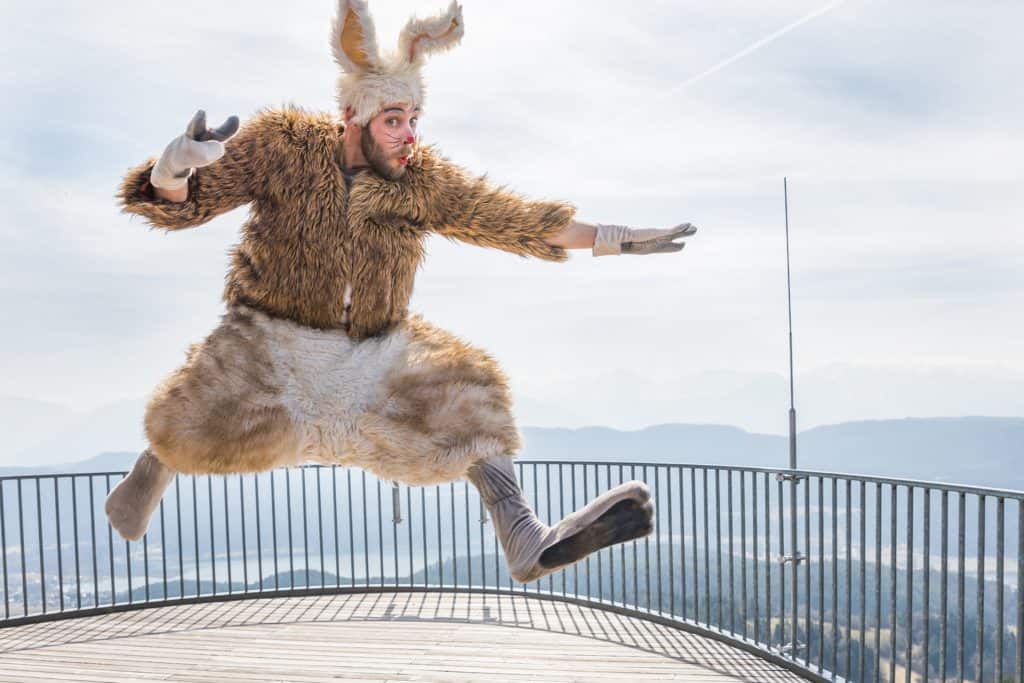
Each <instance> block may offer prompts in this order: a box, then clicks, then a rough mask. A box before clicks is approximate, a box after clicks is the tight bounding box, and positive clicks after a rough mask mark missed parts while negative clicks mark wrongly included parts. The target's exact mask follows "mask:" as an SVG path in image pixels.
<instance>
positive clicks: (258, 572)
mask: <svg viewBox="0 0 1024 683" xmlns="http://www.w3.org/2000/svg"><path fill="white" fill-rule="evenodd" d="M517 469H518V474H519V478H520V481H521V483H522V485H523V489H524V491H525V492H526V495H527V497H528V498H529V499H530V500H531V502H532V503H533V504H534V506H535V509H536V510H537V513H538V515H539V516H540V517H541V518H542V519H545V520H549V521H555V520H557V519H559V518H561V517H562V516H563V515H565V514H567V513H569V512H571V511H572V510H574V509H576V508H578V507H581V506H582V505H583V504H584V503H585V502H586V501H587V500H589V499H591V498H593V497H594V496H595V495H597V494H598V493H599V492H600V491H603V490H605V489H606V488H608V487H610V486H614V485H615V484H618V483H620V482H622V481H627V480H629V479H641V480H644V481H646V482H647V483H648V484H649V485H650V486H651V488H652V490H653V492H654V500H655V504H656V528H655V533H654V534H652V535H651V536H650V537H648V538H645V539H642V540H639V541H634V542H630V543H627V544H623V545H619V546H615V547H612V548H607V549H605V550H603V551H601V552H599V553H596V554H594V555H592V556H590V557H589V558H587V559H586V560H584V561H583V562H581V563H579V564H577V565H575V566H572V567H570V568H568V569H566V570H563V571H561V572H558V573H556V574H553V575H551V576H548V577H545V578H543V579H540V580H538V581H536V582H534V583H532V584H529V585H526V586H522V585H519V584H516V583H513V582H512V581H511V580H510V579H509V577H508V574H507V572H506V571H505V563H504V558H503V557H502V555H501V553H500V551H499V547H498V543H497V541H496V539H495V537H494V534H493V530H492V529H491V526H490V524H488V523H487V519H486V510H485V509H484V508H483V507H482V505H481V503H480V499H479V497H478V496H477V494H476V491H475V490H474V489H473V487H471V486H469V485H468V484H466V483H465V482H457V483H451V484H445V485H441V486H432V487H425V488H420V487H406V486H393V485H392V484H390V483H386V482H382V481H379V480H377V479H375V478H374V477H372V476H371V475H368V474H366V473H364V472H362V471H359V470H355V471H353V470H347V469H341V468H336V467H304V468H299V469H292V470H278V471H273V472H267V473H262V474H259V475H243V476H227V477H205V476H203V477H189V476H179V477H177V479H176V480H175V481H174V483H173V485H172V486H171V487H170V489H169V490H168V492H167V494H166V495H165V497H164V500H163V501H162V503H161V505H160V508H159V510H158V511H157V513H156V514H155V515H154V517H153V521H152V523H151V525H150V528H149V531H148V533H147V534H146V536H145V537H144V538H143V539H142V540H140V541H138V542H132V543H129V542H125V541H123V540H120V538H119V537H117V535H116V534H115V533H114V532H113V531H112V530H111V528H110V527H109V526H108V524H107V522H106V518H105V515H104V514H103V509H102V507H103V501H104V499H105V497H106V494H107V492H108V491H109V490H110V488H111V486H112V485H113V484H115V483H116V482H117V481H118V479H119V478H120V477H121V476H123V473H121V472H118V473H98V474H61V475H40V476H19V477H5V478H0V517H2V518H0V545H2V547H3V549H4V552H3V558H2V566H0V571H2V576H0V579H2V582H0V590H2V595H3V606H2V613H0V626H2V625H15V624H21V623H26V622H30V621H38V620H44V619H52V618H61V617H66V616H72V615H84V614H90V613H95V612H104V611H109V610H111V609H132V608H135V607H137V606H146V605H163V604H174V603H178V602H190V601H197V600H208V599H233V598H235V597H245V596H250V595H256V596H258V595H277V594H292V593H306V592H331V591H346V590H349V591H351V590H363V591H365V590H382V589H386V590H396V589H397V590H413V589H426V590H460V591H461V590H481V591H497V592H502V593H513V594H528V595H536V596H541V597H548V598H553V599H563V600H572V601H577V602H582V603H585V604H588V605H596V606H601V607H604V608H606V609H613V610H616V611H622V612H626V613H629V614H634V615H638V616H643V617H645V618H649V619H655V620H657V621H660V622H662V623H669V624H672V625H675V626H678V627H680V628H685V629H687V630H691V631H696V632H699V633H703V634H706V635H710V636H712V637H715V638H718V639H721V640H725V641H727V642H729V643H731V644H733V645H735V646H738V647H742V648H744V649H747V650H749V651H751V652H755V653H756V654H759V655H760V656H763V657H766V658H768V659H771V660H773V661H776V662H779V663H782V664H784V665H786V666H788V667H789V668H791V669H793V670H795V671H798V672H800V673H801V674H804V675H805V676H807V677H809V678H812V679H814V680H851V681H890V682H895V681H905V682H906V683H911V682H912V681H923V680H942V681H946V680H957V681H997V682H1002V681H1004V680H1012V681H1018V682H1021V681H1024V674H1022V672H1024V641H1022V639H1021V638H1019V637H1018V636H1019V634H1021V633H1022V632H1024V600H1022V594H1021V591H1020V589H1019V577H1020V576H1021V575H1022V574H1024V556H1022V554H1021V546H1022V545H1024V493H1022V492H1017V491H1004V490H995V489H983V488H976V487H964V486H953V485H946V484H938V483H934V482H923V481H910V480H899V479H888V478H881V477H864V476H852V475H845V474H836V473H824V472H811V471H794V470H772V469H765V468H739V467H717V466H710V465H684V464H650V463H649V464H643V463H595V462H588V463H580V462H572V463H570V462H521V463H518V464H517Z"/></svg>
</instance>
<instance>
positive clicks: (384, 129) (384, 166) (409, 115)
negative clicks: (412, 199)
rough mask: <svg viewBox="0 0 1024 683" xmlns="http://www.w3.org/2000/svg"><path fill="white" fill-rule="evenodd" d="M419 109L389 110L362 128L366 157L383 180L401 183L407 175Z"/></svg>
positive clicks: (397, 107) (362, 146) (360, 143)
mask: <svg viewBox="0 0 1024 683" xmlns="http://www.w3.org/2000/svg"><path fill="white" fill-rule="evenodd" d="M418 113H419V112H418V109H417V108H413V107H409V108H406V107H404V106H401V105H396V106H392V107H388V108H387V109H385V110H384V111H382V112H381V113H380V114H378V115H377V116H375V117H374V118H373V119H372V120H371V121H370V122H369V123H368V124H366V125H365V126H363V127H362V130H361V135H360V136H359V145H360V147H361V148H362V151H363V156H365V157H366V161H367V162H368V163H369V164H370V168H372V169H373V170H374V172H375V173H377V174H378V175H379V176H381V177H382V178H386V179H388V180H398V179H399V178H401V177H402V176H403V175H404V174H405V169H406V164H407V163H408V162H409V155H411V154H412V150H413V145H414V144H415V141H416V122H417V119H418Z"/></svg>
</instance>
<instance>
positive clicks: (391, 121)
mask: <svg viewBox="0 0 1024 683" xmlns="http://www.w3.org/2000/svg"><path fill="white" fill-rule="evenodd" d="M387 123H388V125H389V126H393V125H395V124H396V123H398V119H396V118H394V117H391V118H390V119H388V121H387Z"/></svg>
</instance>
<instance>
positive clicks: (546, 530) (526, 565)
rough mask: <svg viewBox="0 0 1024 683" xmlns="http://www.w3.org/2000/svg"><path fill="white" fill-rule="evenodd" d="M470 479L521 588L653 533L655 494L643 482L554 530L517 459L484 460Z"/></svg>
mask: <svg viewBox="0 0 1024 683" xmlns="http://www.w3.org/2000/svg"><path fill="white" fill-rule="evenodd" d="M466 476H467V478H468V479H469V481H470V482H472V483H473V485H474V486H476V488H477V489H478V490H479V491H480V496H481V498H482V499H483V501H484V505H486V506H487V510H488V511H489V512H490V515H491V520H492V521H493V523H494V533H495V534H496V535H497V537H498V539H499V540H500V541H501V547H502V548H503V549H504V550H505V560H506V562H507V563H508V572H509V576H511V577H512V578H513V579H515V580H516V581H519V582H521V583H527V582H530V581H535V580H536V579H539V578H541V577H542V576H546V575H547V574H550V573H551V572H554V571H556V570H558V569H561V568H562V567H565V566H568V565H570V564H573V563H575V562H578V561H580V560H582V559H583V558H584V557H586V556H587V555H589V554H591V553H593V552H595V551H597V550H600V549H601V548H605V547H607V546H610V545H614V544H616V543H622V542H624V541H629V540H632V539H634V538H640V537H642V536H646V535H647V534H649V533H650V532H651V530H652V529H653V518H654V505H653V503H652V502H651V500H650V498H651V494H650V490H649V489H648V488H647V485H646V484H644V483H643V482H640V481H628V482H626V483H624V484H620V485H619V486H616V487H615V488H613V489H611V490H609V491H606V492H604V493H603V494H601V495H600V496H598V497H597V498H595V499H594V500H593V501H591V502H590V503H589V504H588V505H587V506H586V507H584V508H583V509H582V510H577V511H576V512H574V513H572V514H571V515H569V516H567V517H566V518H565V519H563V520H562V521H561V522H559V523H558V524H556V525H555V526H551V527H549V526H547V525H545V524H544V523H542V522H541V521H540V520H539V519H537V515H536V514H534V512H533V510H532V509H531V508H530V505H529V503H527V502H526V498H524V497H523V494H522V490H521V489H520V488H519V483H518V482H517V481H516V475H515V470H514V469H513V466H512V458H511V457H508V456H497V457H492V458H488V459H486V460H479V461H477V462H476V463H474V464H473V466H472V467H470V468H469V471H468V472H467V473H466Z"/></svg>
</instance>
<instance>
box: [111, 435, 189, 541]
mask: <svg viewBox="0 0 1024 683" xmlns="http://www.w3.org/2000/svg"><path fill="white" fill-rule="evenodd" d="M172 481H174V471H173V470H171V469H170V468H168V467H167V466H166V465H164V464H163V463H162V462H160V461H159V460H157V458H156V456H155V455H153V454H152V453H151V452H150V450H149V449H148V448H147V449H146V450H144V451H142V455H140V456H139V459H138V460H136V461H135V466H134V467H132V471H131V472H129V473H128V476H127V477H125V478H124V479H122V480H121V481H119V482H117V485H116V486H114V488H113V489H112V490H111V491H110V495H108V496H107V502H106V505H105V509H106V511H107V517H108V518H109V519H110V526H112V527H114V529H116V530H117V533H119V534H121V536H122V537H123V538H125V539H126V540H129V541H137V540H138V539H140V538H142V536H143V535H144V534H145V533H146V529H147V528H149V518H150V517H152V516H153V512H154V511H155V510H156V508H157V506H158V505H159V504H160V499H161V498H162V497H163V495H164V491H165V490H167V487H168V486H169V485H170V484H171V482H172Z"/></svg>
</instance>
